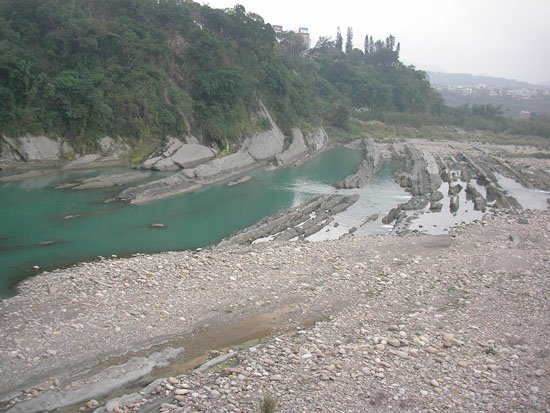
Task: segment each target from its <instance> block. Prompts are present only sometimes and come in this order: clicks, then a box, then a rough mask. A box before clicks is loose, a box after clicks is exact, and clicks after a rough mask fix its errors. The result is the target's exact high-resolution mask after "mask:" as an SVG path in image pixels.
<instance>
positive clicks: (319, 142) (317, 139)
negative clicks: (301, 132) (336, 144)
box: [304, 127, 328, 153]
mask: <svg viewBox="0 0 550 413" xmlns="http://www.w3.org/2000/svg"><path fill="white" fill-rule="evenodd" d="M304 138H305V140H306V144H307V146H308V147H309V149H310V151H311V152H312V153H315V152H319V151H320V150H322V149H324V148H325V147H326V146H327V144H328V135H327V132H326V131H325V129H324V128H322V127H320V128H318V129H317V130H315V131H313V132H310V133H307V134H306V135H305V137H304Z"/></svg>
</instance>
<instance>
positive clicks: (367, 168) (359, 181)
mask: <svg viewBox="0 0 550 413" xmlns="http://www.w3.org/2000/svg"><path fill="white" fill-rule="evenodd" d="M356 146H358V147H359V149H360V150H361V152H362V153H363V156H364V158H365V159H364V160H363V162H362V163H361V165H360V166H359V170H358V171H357V173H356V174H354V175H351V176H348V177H347V178H346V179H344V180H343V181H340V182H338V183H336V188H346V189H349V188H362V187H363V186H365V185H366V184H367V182H368V181H369V180H370V179H371V178H372V177H373V176H374V174H375V173H376V172H377V171H378V169H379V168H380V164H381V154H380V148H379V146H378V145H377V144H376V142H374V141H373V140H372V139H362V140H361V141H360V142H359V143H358V144H357V145H356Z"/></svg>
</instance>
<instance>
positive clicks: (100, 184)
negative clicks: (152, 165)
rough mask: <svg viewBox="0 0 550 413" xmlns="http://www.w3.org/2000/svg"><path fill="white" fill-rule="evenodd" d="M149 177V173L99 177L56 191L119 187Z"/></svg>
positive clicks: (71, 184)
mask: <svg viewBox="0 0 550 413" xmlns="http://www.w3.org/2000/svg"><path fill="white" fill-rule="evenodd" d="M150 176H151V174H150V173H149V172H125V173H121V174H114V175H99V176H94V177H92V178H86V179H82V180H81V181H77V182H71V183H67V184H63V185H59V186H57V187H56V189H93V188H108V187H111V186H121V185H126V184H129V183H132V182H136V181H141V180H144V179H147V178H149V177H150Z"/></svg>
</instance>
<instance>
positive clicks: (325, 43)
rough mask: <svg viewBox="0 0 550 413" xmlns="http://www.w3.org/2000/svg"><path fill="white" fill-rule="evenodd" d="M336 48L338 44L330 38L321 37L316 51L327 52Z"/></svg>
mask: <svg viewBox="0 0 550 413" xmlns="http://www.w3.org/2000/svg"><path fill="white" fill-rule="evenodd" d="M334 47H336V43H335V42H334V40H332V39H331V38H330V37H324V36H321V37H319V40H317V43H316V44H315V49H317V50H323V51H324V50H327V49H332V48H334Z"/></svg>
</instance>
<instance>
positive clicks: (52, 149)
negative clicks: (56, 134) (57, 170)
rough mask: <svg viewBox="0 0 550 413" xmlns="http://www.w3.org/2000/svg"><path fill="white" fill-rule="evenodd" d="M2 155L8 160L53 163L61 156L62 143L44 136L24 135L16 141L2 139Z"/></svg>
mask: <svg viewBox="0 0 550 413" xmlns="http://www.w3.org/2000/svg"><path fill="white" fill-rule="evenodd" d="M2 141H3V145H2V146H3V147H4V150H2V155H4V153H5V154H6V157H7V158H8V159H12V160H22V161H25V162H29V161H53V160H57V159H59V158H60V157H61V155H62V147H63V143H62V142H61V141H56V140H53V139H50V138H48V137H46V136H30V135H26V136H23V137H21V138H18V139H13V138H8V137H5V136H4V137H2Z"/></svg>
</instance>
